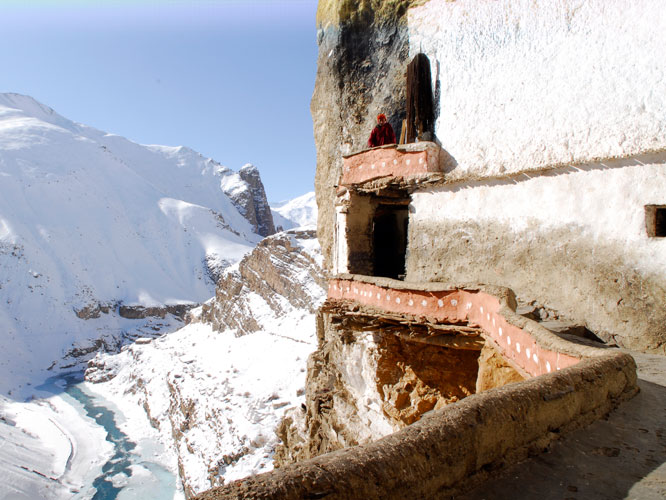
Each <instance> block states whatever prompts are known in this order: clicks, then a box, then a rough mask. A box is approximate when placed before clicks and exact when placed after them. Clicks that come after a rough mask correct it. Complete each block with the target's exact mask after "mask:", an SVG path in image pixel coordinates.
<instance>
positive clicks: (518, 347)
mask: <svg viewBox="0 0 666 500" xmlns="http://www.w3.org/2000/svg"><path fill="white" fill-rule="evenodd" d="M516 351H518V354H520V342H516Z"/></svg>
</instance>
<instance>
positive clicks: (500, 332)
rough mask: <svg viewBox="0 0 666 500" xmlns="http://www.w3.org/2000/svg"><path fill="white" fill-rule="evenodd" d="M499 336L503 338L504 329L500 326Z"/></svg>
mask: <svg viewBox="0 0 666 500" xmlns="http://www.w3.org/2000/svg"><path fill="white" fill-rule="evenodd" d="M499 336H500V337H501V336H502V327H501V326H500V329H499Z"/></svg>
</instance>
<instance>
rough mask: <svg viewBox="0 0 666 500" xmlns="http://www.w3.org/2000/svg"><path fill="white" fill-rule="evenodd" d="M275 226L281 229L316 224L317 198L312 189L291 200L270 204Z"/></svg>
mask: <svg viewBox="0 0 666 500" xmlns="http://www.w3.org/2000/svg"><path fill="white" fill-rule="evenodd" d="M271 210H272V212H273V219H274V220H275V226H276V227H277V226H281V227H282V229H284V230H286V229H292V228H295V227H308V226H312V227H314V226H316V225H317V200H316V199H315V193H314V191H311V192H309V193H306V194H304V195H303V196H299V197H298V198H294V199H293V200H289V201H283V202H280V203H273V204H272V205H271Z"/></svg>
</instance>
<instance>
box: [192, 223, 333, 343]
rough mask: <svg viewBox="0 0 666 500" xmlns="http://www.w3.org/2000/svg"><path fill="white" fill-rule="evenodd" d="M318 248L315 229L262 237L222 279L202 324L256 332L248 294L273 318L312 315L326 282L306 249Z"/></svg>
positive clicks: (240, 332)
mask: <svg viewBox="0 0 666 500" xmlns="http://www.w3.org/2000/svg"><path fill="white" fill-rule="evenodd" d="M316 244H317V242H316V234H315V232H314V231H298V230H292V231H286V232H282V233H278V234H276V235H273V236H271V237H269V238H266V239H264V240H263V241H261V242H260V243H259V244H258V245H257V246H256V248H255V249H254V250H253V251H252V253H250V254H249V255H247V256H246V257H245V258H243V260H242V261H241V262H240V264H239V265H238V266H237V267H234V268H233V269H232V270H229V271H227V272H226V273H225V274H224V275H223V276H222V278H221V279H220V281H219V282H218V286H217V290H216V292H215V298H214V299H213V300H211V301H209V302H207V303H206V304H204V305H203V310H202V314H201V320H202V321H204V322H206V323H210V324H212V325H213V327H214V328H215V329H216V330H220V331H221V330H225V329H227V328H233V329H235V330H236V334H237V335H245V334H248V333H252V332H255V331H257V330H259V329H260V324H259V318H258V316H259V315H260V314H258V313H259V311H256V310H255V309H254V306H253V304H254V303H255V302H253V301H252V300H250V296H251V295H252V294H256V295H259V296H261V297H262V299H263V300H264V301H265V302H266V303H267V304H268V306H269V307H270V308H271V309H272V311H273V312H274V313H276V314H282V313H284V312H285V310H286V308H288V307H293V308H299V309H304V310H307V311H308V312H311V313H313V312H315V309H316V306H317V304H318V303H319V301H320V300H321V297H322V296H323V293H324V292H323V289H324V288H325V280H324V276H323V273H322V270H321V265H320V263H319V262H318V260H317V259H316V258H315V257H314V256H313V255H312V253H310V252H308V251H307V250H306V248H305V246H306V245H316Z"/></svg>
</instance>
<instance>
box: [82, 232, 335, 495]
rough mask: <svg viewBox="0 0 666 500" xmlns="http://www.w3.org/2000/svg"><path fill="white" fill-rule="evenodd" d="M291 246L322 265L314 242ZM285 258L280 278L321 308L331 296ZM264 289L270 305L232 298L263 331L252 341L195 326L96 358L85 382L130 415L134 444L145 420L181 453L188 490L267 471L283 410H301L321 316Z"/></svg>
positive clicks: (246, 295)
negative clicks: (308, 362)
mask: <svg viewBox="0 0 666 500" xmlns="http://www.w3.org/2000/svg"><path fill="white" fill-rule="evenodd" d="M291 245H292V248H294V249H295V250H294V252H297V251H298V252H305V253H307V254H308V255H310V256H311V257H312V258H313V259H314V260H315V261H317V262H321V251H320V248H319V245H318V243H317V240H316V239H314V238H311V239H301V238H297V237H296V236H295V235H292V236H291ZM296 249H299V250H296ZM294 255H296V254H294ZM282 258H283V259H284V260H282V261H280V262H279V264H280V265H281V266H282V268H284V273H285V275H284V279H285V280H288V281H289V282H291V283H294V285H295V286H298V287H299V288H300V289H301V290H303V293H305V294H306V296H307V297H309V298H311V300H312V304H311V305H312V306H313V308H316V307H318V306H319V304H321V302H322V301H323V300H324V298H325V294H326V293H325V290H324V289H323V288H322V287H321V286H320V285H317V284H316V283H315V282H314V280H313V277H312V276H311V274H310V272H311V269H309V268H308V269H300V268H299V267H298V266H296V265H294V264H291V263H289V262H288V260H289V256H288V255H283V256H282ZM294 262H301V261H300V260H297V259H295V260H294ZM236 267H237V265H236V266H233V268H230V269H229V270H228V271H227V273H232V272H235V268H236ZM260 289H261V290H262V293H264V294H265V293H268V294H269V295H270V296H264V295H260V294H259V293H257V292H255V291H252V289H251V288H250V287H247V288H246V289H245V290H244V291H243V292H242V293H241V294H239V295H238V296H237V298H236V300H243V301H244V306H245V307H244V308H243V310H249V311H251V316H252V317H251V318H248V319H252V320H253V321H256V322H257V324H258V325H259V328H260V329H259V331H257V332H255V333H251V334H248V335H243V336H236V335H237V334H238V332H237V331H236V330H234V329H230V328H228V329H226V330H224V331H221V332H220V331H214V330H213V329H212V327H211V326H210V325H208V324H203V323H200V322H196V323H192V324H190V325H187V326H186V327H184V328H182V329H181V330H179V331H177V332H175V333H171V334H168V335H164V336H162V337H160V338H158V339H154V340H152V341H150V340H142V341H141V342H138V343H135V344H133V345H131V346H127V347H126V348H124V349H123V350H122V352H121V353H119V354H99V355H97V357H96V358H95V359H94V360H93V361H92V363H91V367H90V368H89V370H88V372H87V374H86V378H87V379H88V380H92V381H103V382H100V383H97V384H95V385H94V386H93V390H94V391H95V392H98V393H100V394H102V395H103V396H104V398H106V399H108V400H111V401H112V402H114V404H116V405H117V406H118V407H119V408H120V410H121V411H122V413H123V414H125V415H132V418H128V419H127V421H126V423H125V424H124V427H123V430H124V431H125V432H126V433H127V434H128V435H129V436H132V438H133V439H139V438H140V437H141V436H142V433H143V432H144V430H145V422H146V416H147V417H148V419H149V420H150V422H152V425H153V426H155V427H157V428H159V432H160V436H161V441H162V442H163V443H164V445H165V446H166V447H168V448H171V449H175V450H176V451H177V454H178V460H179V466H180V468H181V470H182V479H183V481H184V483H185V486H186V489H188V490H189V491H195V492H200V491H204V490H206V489H208V488H210V487H211V486H214V485H215V484H217V483H219V482H220V481H221V480H225V481H230V480H233V479H239V478H242V477H245V476H247V475H250V474H253V473H258V472H264V471H267V470H270V469H271V468H272V456H273V451H274V449H275V446H276V445H277V437H276V434H275V429H276V427H277V425H278V423H279V421H280V420H281V418H282V416H283V415H284V413H285V411H286V410H287V409H289V408H294V407H297V408H299V407H300V405H301V404H302V403H303V402H304V396H305V391H304V387H305V376H306V364H307V358H308V356H309V354H310V353H311V352H312V351H314V349H315V348H316V344H317V341H316V333H315V332H316V324H315V315H314V314H312V313H310V312H309V310H312V309H309V310H306V309H301V308H299V307H295V306H293V305H292V303H291V302H290V301H289V300H288V299H287V298H286V297H285V296H282V295H278V294H277V293H275V292H267V291H266V290H265V289H264V288H260ZM194 313H195V314H196V313H197V311H194ZM241 321H242V320H241ZM137 412H139V413H143V416H141V415H139V414H137ZM142 426H143V427H142ZM142 429H144V430H142ZM218 476H219V477H218ZM211 477H216V478H217V479H215V480H214V481H217V483H216V482H214V481H213V482H211Z"/></svg>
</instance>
